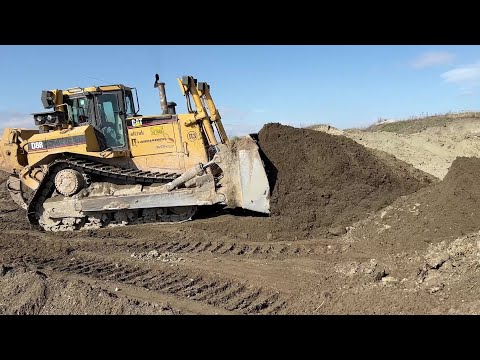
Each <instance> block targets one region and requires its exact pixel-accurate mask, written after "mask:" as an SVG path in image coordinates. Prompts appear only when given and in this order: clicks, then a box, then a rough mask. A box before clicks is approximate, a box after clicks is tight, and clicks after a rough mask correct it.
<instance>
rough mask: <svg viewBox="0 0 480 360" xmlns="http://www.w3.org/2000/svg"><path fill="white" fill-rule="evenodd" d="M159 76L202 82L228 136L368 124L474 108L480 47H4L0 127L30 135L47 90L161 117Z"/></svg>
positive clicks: (479, 100)
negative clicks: (113, 95) (95, 94)
mask: <svg viewBox="0 0 480 360" xmlns="http://www.w3.org/2000/svg"><path fill="white" fill-rule="evenodd" d="M155 73H159V74H160V79H161V80H162V81H164V82H165V83H166V89H167V98H168V101H175V102H176V103H177V104H178V106H177V112H179V113H180V112H182V113H183V112H186V110H185V109H186V106H185V100H184V97H183V96H182V95H181V93H180V89H179V88H178V85H177V82H176V78H177V77H181V76H182V75H193V76H194V77H196V78H197V79H198V80H199V81H207V82H208V83H209V84H210V86H211V92H212V95H213V98H214V100H215V103H216V104H217V107H218V108H219V109H220V113H221V115H222V119H223V122H224V124H225V127H226V129H227V132H228V133H229V135H242V134H245V133H248V132H254V131H258V130H260V129H261V127H262V125H263V124H265V123H268V122H280V123H283V124H288V125H294V126H307V125H311V124H315V123H326V124H330V125H332V126H335V127H338V128H342V129H343V128H348V127H358V126H366V125H369V124H371V123H374V122H375V121H376V120H378V119H379V118H384V119H404V118H408V117H411V116H418V115H422V114H427V113H428V114H434V113H445V112H449V111H464V110H479V109H480V96H479V92H480V46H420V45H412V46H407V45H393V46H383V45H378V46H361V45H356V46H347V45H339V46H323V45H318V46H303V45H291V46H290V45H289V46H287V45H275V46H270V45H268V46H267V45H252V46H245V45H228V46H227V45H212V46H200V45H195V46H185V45H181V46H180V45H179V46H156V45H155V46H154V45H149V46H143V45H142V46H100V45H96V46H79V45H75V46H0V84H1V86H0V128H3V127H6V126H24V127H32V128H33V127H34V125H33V119H32V118H31V116H30V115H29V114H30V113H32V112H40V111H44V109H43V107H42V104H41V101H40V94H41V91H42V90H43V89H56V88H59V89H62V88H69V87H74V86H82V87H86V86H91V85H103V84H108V83H122V84H125V85H128V86H132V87H136V88H137V89H138V94H139V100H140V106H141V114H143V115H153V114H157V113H160V104H159V97H158V92H157V90H156V89H154V88H153V83H154V81H155Z"/></svg>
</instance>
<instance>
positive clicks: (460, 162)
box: [0, 119, 480, 315]
mask: <svg viewBox="0 0 480 360" xmlns="http://www.w3.org/2000/svg"><path fill="white" fill-rule="evenodd" d="M464 120H465V119H461V121H464ZM468 121H470V123H469V125H468V126H467V125H465V126H464V127H463V128H462V129H464V130H465V132H464V133H463V134H464V135H465V134H466V133H467V130H466V129H467V128H469V129H470V130H468V131H471V133H472V134H473V133H474V129H475V126H474V124H475V119H470V120H468ZM468 121H467V120H465V124H467V122H468ZM443 125H444V124H442V125H441V126H439V127H436V128H435V129H434V130H431V129H430V128H427V129H425V130H422V133H421V135H422V136H427V135H428V136H429V138H430V141H424V145H425V147H426V148H428V145H427V144H432V143H435V144H439V143H440V141H444V142H445V145H444V146H443V147H442V146H439V148H444V147H445V146H448V145H450V144H453V145H454V146H451V147H450V149H452V148H453V150H456V151H457V152H456V153H455V152H453V150H452V151H450V152H445V153H442V152H436V153H435V154H436V155H435V156H433V155H431V156H432V157H431V158H429V159H437V157H440V158H442V157H443V159H441V160H439V161H438V164H437V165H435V166H433V167H431V168H427V167H423V168H422V166H421V165H419V164H420V162H421V161H427V160H425V159H426V158H422V159H424V160H421V159H418V158H417V157H418V156H424V155H425V152H422V151H421V150H418V148H417V145H418V146H420V145H421V144H420V140H419V139H416V140H412V141H411V143H409V142H399V143H398V144H399V148H398V149H396V150H395V148H394V147H391V148H390V147H388V148H387V145H384V146H383V148H381V150H384V151H387V149H391V151H390V154H387V153H384V152H380V151H378V150H374V149H369V148H368V147H367V148H366V147H364V146H362V145H361V144H363V141H364V140H360V137H361V138H362V139H374V136H379V137H383V136H385V139H387V136H390V135H392V136H397V135H396V134H394V133H391V132H390V131H389V132H387V131H383V132H379V131H372V129H367V130H364V131H359V130H357V131H354V132H353V131H352V132H351V133H350V132H347V133H348V134H347V136H348V137H351V138H353V139H354V140H357V141H358V142H355V141H353V140H351V139H349V138H348V137H345V136H341V135H333V134H332V133H331V132H332V131H333V130H336V129H328V128H327V129H326V130H325V129H323V130H325V131H314V130H306V129H294V128H290V127H284V126H280V125H277V124H269V125H267V126H266V127H265V128H264V129H262V131H261V132H260V137H259V139H260V145H261V147H262V150H263V151H264V153H265V155H266V156H267V158H268V163H267V167H268V169H269V176H270V178H271V179H272V176H273V180H272V183H271V185H272V189H273V191H272V212H273V214H272V216H271V217H269V218H265V217H258V216H252V214H245V213H241V212H232V213H225V212H222V211H220V210H215V211H212V212H201V213H200V214H198V215H197V216H196V218H194V221H190V222H187V223H182V224H175V225H171V224H170V225H151V224H145V225H136V226H127V227H116V228H107V229H100V230H90V231H79V232H76V233H46V232H43V231H40V230H38V229H35V228H30V226H29V225H28V224H27V222H26V220H25V214H24V212H23V210H19V209H17V207H16V205H15V204H14V203H13V202H12V201H11V200H10V197H9V195H8V194H7V192H6V190H5V183H4V181H5V179H6V176H5V175H2V177H1V180H2V184H1V186H0V188H1V190H0V231H1V232H0V314H165V315H166V314H478V313H480V288H479V287H478V283H479V280H480V271H479V269H480V211H479V209H480V185H477V184H478V183H479V181H478V177H479V176H480V170H479V169H480V160H478V159H476V158H470V157H469V156H472V155H475V154H474V147H473V145H472V147H471V148H469V150H468V151H471V153H468V152H467V150H465V148H467V147H468V146H467V145H466V144H467V143H468V142H465V138H464V137H462V136H463V135H462V136H460V135H459V133H461V132H455V131H454V130H455V128H457V129H460V128H461V126H460V125H461V124H460V123H459V124H458V126H457V125H455V124H454V122H453V121H452V122H449V123H448V122H447V124H446V126H445V127H444V126H443ZM434 127H435V126H434ZM402 129H403V128H402V127H400V130H398V129H397V131H398V132H399V133H400V135H398V137H399V138H402V139H403V138H404V137H405V139H406V138H408V137H412V136H415V135H417V133H410V134H402ZM429 129H430V130H429ZM479 131H480V127H479ZM338 133H340V130H338ZM387 133H388V134H387ZM352 134H353V135H352ZM362 134H363V135H362ZM386 134H387V135H386ZM357 137H358V138H357ZM439 139H442V140H439ZM446 139H449V140H448V141H450V142H448V144H447V141H446ZM455 139H456V140H455ZM470 140H472V141H473V140H475V139H474V138H471V139H470ZM384 142H385V144H387V143H388V144H390V142H389V141H388V140H384ZM359 143H360V144H359ZM374 143H375V144H377V143H376V142H374V140H371V142H370V143H369V144H368V145H369V146H371V144H374ZM285 144H289V145H288V146H285ZM409 144H411V145H412V146H410V150H408V149H406V148H408V147H409ZM459 144H463V145H461V146H460V145H459ZM469 144H470V143H469ZM390 145H391V144H390ZM413 145H415V146H413ZM470 145H471V144H470ZM470 145H469V146H470ZM475 146H476V145H475ZM372 147H373V146H372ZM281 148H283V150H282V149H281ZM379 148H380V147H379ZM460 148H464V150H462V151H464V152H461V153H460V150H459V149H460ZM392 154H393V155H394V156H395V157H396V159H395V157H394V156H392ZM401 154H405V155H401ZM415 154H416V155H415ZM432 154H433V152H432ZM457 156H466V157H463V158H459V159H457V160H456V161H455V162H453V160H454V159H455V158H456V157H457ZM399 159H400V160H399ZM293 160H296V161H294V162H293V163H292V161H293ZM401 160H404V161H401ZM447 160H448V161H449V163H447ZM428 161H430V160H428ZM433 161H434V160H432V163H433ZM435 161H436V160H435ZM442 161H443V163H442ZM410 164H412V165H414V166H415V167H413V166H411V165H410ZM450 167H451V169H450ZM421 170H424V171H426V170H430V171H427V172H429V173H430V174H428V173H424V172H422V171H421ZM449 170H450V171H449ZM298 172H301V174H299V175H298V176H294V175H295V174H296V173H298ZM443 172H444V173H443ZM447 172H448V175H447V176H444V175H445V174H446V173H447ZM442 174H443V175H442ZM431 175H434V176H436V177H438V178H439V179H443V178H444V177H445V179H443V181H440V180H439V179H436V178H434V177H433V176H431ZM305 193H307V195H305ZM332 214H334V216H332Z"/></svg>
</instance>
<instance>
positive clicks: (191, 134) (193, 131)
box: [178, 114, 208, 169]
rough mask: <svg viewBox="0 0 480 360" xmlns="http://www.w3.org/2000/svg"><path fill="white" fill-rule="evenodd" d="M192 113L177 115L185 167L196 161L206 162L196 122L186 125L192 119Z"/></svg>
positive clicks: (204, 150)
mask: <svg viewBox="0 0 480 360" xmlns="http://www.w3.org/2000/svg"><path fill="white" fill-rule="evenodd" d="M193 117H194V115H193V114H182V115H178V118H179V123H180V131H181V134H182V149H183V151H184V153H185V155H186V156H185V168H186V169H190V168H191V167H193V166H195V165H196V164H198V163H202V164H205V163H206V162H208V158H207V151H206V149H205V146H206V144H205V142H204V141H203V137H202V134H201V131H200V125H199V124H198V123H196V124H194V125H190V126H187V125H185V124H186V123H189V122H190V121H192V120H193Z"/></svg>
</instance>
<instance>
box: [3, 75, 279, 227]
mask: <svg viewBox="0 0 480 360" xmlns="http://www.w3.org/2000/svg"><path fill="white" fill-rule="evenodd" d="M159 80H160V79H159V76H158V74H156V76H155V83H154V87H155V88H157V89H158V91H159V95H160V105H161V111H162V113H161V114H160V115H153V116H143V115H140V114H139V101H138V95H137V91H136V88H131V87H127V86H124V85H106V86H92V87H87V88H79V87H76V88H70V89H66V90H58V89H56V90H44V91H42V94H41V100H42V103H43V106H44V108H45V109H50V111H47V112H41V113H35V114H32V115H33V119H32V120H33V121H34V123H35V125H36V126H37V127H38V129H23V128H6V129H5V130H4V132H3V135H2V138H1V143H0V169H1V170H3V171H5V172H7V173H9V174H10V177H9V178H8V180H7V182H6V185H7V188H8V191H9V193H10V194H11V196H12V199H13V200H14V201H15V202H16V203H17V204H18V205H19V206H20V207H22V208H23V209H25V210H26V212H27V218H28V220H29V222H30V223H31V224H35V225H36V224H38V225H40V226H41V227H42V228H43V229H45V230H46V231H72V230H80V229H98V228H101V227H107V226H124V225H128V224H141V223H150V222H167V223H172V222H173V223H175V222H182V221H187V220H190V219H191V218H192V216H193V215H194V213H195V212H196V211H197V209H198V207H199V206H208V205H214V204H219V205H221V206H224V207H230V208H244V209H248V210H252V211H255V212H259V213H265V214H268V213H269V197H270V188H269V183H268V179H267V174H266V171H265V168H264V165H263V161H262V159H261V157H260V153H259V149H258V146H257V143H256V138H255V134H251V135H248V136H245V137H243V138H240V139H236V140H235V141H231V140H229V138H228V137H227V134H226V132H225V129H224V127H223V125H222V121H221V117H220V113H219V111H218V109H217V108H216V106H215V103H214V101H213V99H212V96H211V93H210V86H209V85H208V84H207V83H205V82H198V81H197V80H196V79H195V78H194V77H192V76H183V77H182V78H178V79H177V81H178V84H179V86H180V90H181V92H182V94H183V95H184V96H185V98H186V104H187V110H188V114H177V113H176V105H177V104H175V103H174V102H167V97H166V93H165V83H163V82H159ZM134 95H135V96H134ZM192 100H193V107H192ZM207 109H208V110H207Z"/></svg>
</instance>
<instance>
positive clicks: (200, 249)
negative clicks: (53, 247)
mask: <svg viewBox="0 0 480 360" xmlns="http://www.w3.org/2000/svg"><path fill="white" fill-rule="evenodd" d="M109 245H112V246H113V247H115V250H116V251H126V252H144V251H152V250H156V251H158V252H160V253H161V252H171V253H178V254H201V253H206V254H213V255H229V256H244V257H258V258H275V259H282V258H288V257H292V256H309V255H312V256H314V255H318V254H336V253H340V252H343V251H345V250H346V249H347V248H348V246H349V245H348V244H345V243H339V242H337V243H335V242H333V241H329V243H328V244H327V243H322V244H318V242H315V241H312V242H311V243H308V244H291V243H289V244H286V243H280V242H279V243H267V244H265V243H245V242H215V241H214V242H212V241H167V242H162V243H154V242H143V243H141V244H139V243H138V242H136V243H131V244H130V243H125V242H124V241H122V240H119V242H118V243H116V244H112V243H109ZM86 248H89V245H87V244H86Z"/></svg>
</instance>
